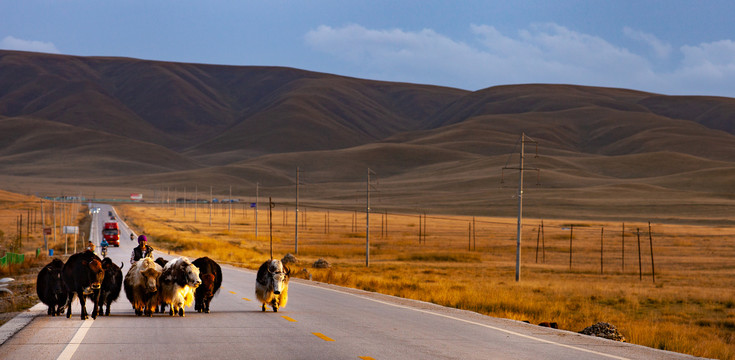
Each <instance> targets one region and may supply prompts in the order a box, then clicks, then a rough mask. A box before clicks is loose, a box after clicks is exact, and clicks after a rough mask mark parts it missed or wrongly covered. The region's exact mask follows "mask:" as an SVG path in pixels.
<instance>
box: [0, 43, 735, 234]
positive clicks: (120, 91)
mask: <svg viewBox="0 0 735 360" xmlns="http://www.w3.org/2000/svg"><path fill="white" fill-rule="evenodd" d="M521 133H525V134H526V135H527V136H529V137H530V138H532V139H533V140H535V142H536V143H537V145H538V157H536V156H535V155H536V146H533V145H534V144H526V150H527V151H528V153H527V157H526V164H527V166H529V167H536V168H539V169H541V170H540V172H539V174H538V177H537V176H536V174H534V173H527V175H526V177H527V179H528V180H527V183H526V192H525V194H526V195H525V197H524V203H525V204H526V208H525V211H526V213H527V215H528V216H535V217H573V218H606V219H640V218H641V217H645V218H646V219H658V220H661V221H664V220H665V221H682V222H703V221H706V222H711V223H718V224H734V223H735V219H733V218H732V216H731V214H730V213H728V211H723V209H727V208H728V207H729V208H732V206H733V205H735V187H733V186H732V184H733V183H735V160H733V156H732V155H733V153H734V152H735V151H733V149H735V99H731V98H718V97H697V96H665V95H661V94H651V93H645V92H640V91H633V90H626V89H613V88H599V87H585V86H575V85H544V84H527V85H508V86H498V87H491V88H487V89H483V90H479V91H474V92H470V91H465V90H460V89H453V88H445V87H437V86H429V85H418V84H407V83H390V82H380V81H372V80H364V79H355V78H349V77H343V76H337V75H331V74H324V73H315V72H309V71H303V70H298V69H290V68H281V67H236V66H218V65H203V64H183V63H168V62H154V61H145V60H138V59H129V58H101V57H79V56H64V55H49V54H38V53H27V52H15V51H0V184H2V185H1V186H0V187H1V188H3V189H5V190H12V191H19V192H24V193H42V194H49V193H55V192H59V191H64V190H66V191H67V192H77V191H82V192H85V193H92V192H94V193H98V194H109V195H110V196H119V197H124V196H125V195H126V194H127V192H143V193H144V194H145V196H146V198H148V199H151V198H153V197H154V196H155V194H156V193H158V194H160V191H161V190H163V189H165V188H166V187H168V188H171V187H183V186H187V187H189V188H190V189H191V188H194V187H195V186H200V187H202V188H204V187H207V188H208V187H209V186H212V187H213V188H214V189H215V192H219V193H224V192H225V189H228V188H229V186H232V187H233V193H234V194H236V195H237V196H238V197H242V198H249V197H252V196H254V187H255V184H256V183H258V184H259V186H260V188H261V194H268V195H272V196H274V197H280V198H281V199H283V201H289V200H290V199H292V198H293V195H294V185H295V172H296V168H297V167H298V168H299V169H300V171H301V173H300V174H301V175H300V176H301V177H300V179H301V180H300V182H301V195H300V196H302V197H303V199H302V201H303V202H305V203H307V204H309V203H310V204H321V205H322V206H334V207H339V208H352V207H359V206H363V205H359V204H363V203H364V200H362V197H363V196H364V194H363V192H364V188H365V176H366V171H367V168H370V169H371V170H372V171H374V172H375V174H376V175H375V177H376V178H377V179H378V182H377V185H376V187H377V189H378V190H379V194H380V195H379V198H380V202H379V203H376V205H375V206H377V207H383V208H390V209H392V210H398V211H400V210H403V211H414V210H416V209H424V210H427V211H433V212H445V213H458V214H472V215H500V216H514V214H515V202H516V200H514V199H513V196H514V194H515V191H516V188H515V187H516V183H515V182H516V181H517V171H513V170H510V169H506V170H503V167H517V166H518V165H517V164H518V151H519V146H518V145H519V138H520V135H521ZM536 179H538V185H536ZM501 180H504V181H501Z"/></svg>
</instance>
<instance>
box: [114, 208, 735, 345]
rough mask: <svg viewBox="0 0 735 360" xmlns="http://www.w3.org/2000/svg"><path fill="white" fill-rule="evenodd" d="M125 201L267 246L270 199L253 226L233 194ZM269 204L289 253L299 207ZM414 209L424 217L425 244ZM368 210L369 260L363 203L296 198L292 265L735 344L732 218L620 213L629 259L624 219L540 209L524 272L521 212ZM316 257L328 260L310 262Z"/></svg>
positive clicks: (189, 239)
mask: <svg viewBox="0 0 735 360" xmlns="http://www.w3.org/2000/svg"><path fill="white" fill-rule="evenodd" d="M119 211H120V213H121V214H122V215H123V217H124V219H126V220H127V221H128V223H129V224H131V226H133V227H135V228H136V229H137V231H139V232H141V233H145V234H146V235H148V236H149V238H150V239H151V241H150V242H151V244H152V245H153V246H154V247H156V248H158V249H166V250H169V251H173V252H177V253H181V254H185V255H188V256H193V257H198V256H203V255H207V256H210V257H212V258H214V259H216V260H217V261H220V262H223V263H234V264H237V265H240V266H243V267H247V268H250V269H256V268H257V266H259V265H260V264H261V263H262V262H263V261H264V260H266V259H267V258H269V252H270V238H271V237H270V233H269V226H268V218H267V217H268V212H267V210H262V208H261V210H260V211H259V218H258V220H259V221H258V223H259V224H258V237H257V238H256V237H255V234H254V232H255V225H254V212H253V210H252V209H249V208H248V209H244V208H243V206H242V205H236V206H235V208H233V210H232V213H229V207H228V206H227V205H215V207H214V208H213V211H212V220H211V221H212V224H211V225H210V223H209V221H210V220H209V219H210V215H209V214H210V210H209V205H201V204H200V205H198V206H197V207H196V210H195V209H194V205H192V204H189V205H187V208H183V207H181V205H179V207H178V208H174V207H162V206H160V205H156V206H153V205H147V206H145V205H124V206H122V207H121V208H120V209H119ZM195 211H196V220H195ZM272 216H273V221H272V223H273V233H272V234H273V235H272V239H273V254H274V257H275V258H280V257H282V256H283V255H285V254H286V253H294V252H295V251H294V250H295V244H294V212H293V208H291V209H284V208H283V207H276V208H274V209H273V212H272ZM284 216H285V219H284ZM386 222H387V225H386ZM420 222H421V223H422V226H421V228H422V229H423V228H424V227H425V232H424V231H423V230H422V233H423V234H424V237H423V238H422V239H423V240H422V243H421V244H419V223H420ZM228 223H229V225H228ZM327 223H328V229H327V225H326V224H327ZM370 223H371V227H370V264H369V267H366V266H365V230H366V229H365V214H364V213H353V212H337V211H330V212H329V213H327V212H326V211H324V210H313V209H302V210H301V211H300V217H299V224H300V225H299V244H298V254H296V256H297V258H298V261H299V262H298V264H297V265H296V266H292V271H293V272H294V273H295V274H296V275H295V276H299V277H308V274H311V275H312V279H313V280H315V281H322V282H329V283H333V284H338V285H343V286H349V287H355V288H360V289H365V290H368V291H377V292H381V293H386V294H391V295H396V296H401V297H406V298H412V299H418V300H423V301H430V302H434V303H437V304H441V305H445V306H450V307H456V308H461V309H467V310H471V311H476V312H479V313H482V314H487V315H491V316H497V317H504V318H510V319H516V320H526V321H529V322H531V323H539V322H543V321H548V322H552V321H553V322H557V323H558V324H559V328H561V329H566V330H571V331H580V330H582V329H583V328H585V327H587V326H589V325H592V324H594V323H596V322H599V321H605V322H609V323H612V324H614V325H615V326H617V327H618V329H619V330H620V331H621V333H622V334H623V335H624V336H625V337H626V339H627V341H629V342H631V343H636V344H641V345H645V346H649V347H654V348H659V349H666V350H671V351H676V352H683V353H688V354H692V355H696V356H704V357H713V358H723V359H732V358H735V294H734V293H733V288H734V286H733V285H735V263H734V262H733V261H732V259H733V258H734V257H735V236H733V233H734V231H735V229H733V228H730V227H698V226H683V225H666V224H652V225H651V228H652V233H651V237H650V238H649V232H648V224H647V223H626V224H625V239H624V241H625V245H624V249H625V269H624V270H623V264H622V260H623V259H622V256H621V254H622V247H623V245H622V243H623V235H622V226H623V225H622V224H621V223H604V222H589V221H585V222H581V221H546V220H545V221H544V231H543V238H541V236H539V233H538V229H539V225H540V223H541V221H540V220H538V219H525V220H524V235H523V251H522V254H523V255H522V264H523V270H522V274H521V281H520V282H518V283H517V282H515V241H516V220H515V219H501V218H476V219H475V230H474V239H472V235H471V227H470V226H471V225H470V224H471V223H472V218H471V217H458V216H443V215H442V216H440V215H427V216H426V218H425V220H423V219H422V220H420V218H419V216H418V215H400V214H388V215H387V221H386V220H385V215H382V214H377V213H372V214H371V216H370ZM353 224H354V225H353ZM423 224H425V226H424V225H423ZM570 225H574V234H573V241H572V248H573V254H572V265H571V268H570V265H569V237H570V230H569V229H568V228H570ZM228 227H229V229H228ZM603 227H604V235H603V242H604V245H603V254H602V258H603V259H602V261H603V268H602V269H601V267H600V256H601V255H600V238H601V232H602V230H601V229H602V228H603ZM638 231H640V241H641V243H640V246H641V253H640V254H641V265H640V269H642V274H641V273H639V260H638V259H639V258H638V256H639V255H638V254H639V253H638ZM424 238H425V239H424ZM650 239H652V240H653V251H654V258H653V261H654V264H655V282H654V281H653V276H652V275H653V274H652V271H651V268H652V266H651V244H650ZM541 240H543V243H544V245H545V246H544V248H543V249H540V250H539V255H538V263H537V260H536V244H537V242H541ZM470 241H472V242H473V243H472V245H471V246H472V250H471V251H470V250H469V249H468V248H469V246H470V245H469V242H470ZM319 258H324V259H326V260H327V261H329V262H330V264H331V265H332V266H331V268H329V269H315V268H313V267H312V264H313V263H314V261H316V260H317V259H319ZM544 260H545V261H544ZM601 270H602V273H601ZM641 278H642V279H641ZM293 300H294V301H298V299H293Z"/></svg>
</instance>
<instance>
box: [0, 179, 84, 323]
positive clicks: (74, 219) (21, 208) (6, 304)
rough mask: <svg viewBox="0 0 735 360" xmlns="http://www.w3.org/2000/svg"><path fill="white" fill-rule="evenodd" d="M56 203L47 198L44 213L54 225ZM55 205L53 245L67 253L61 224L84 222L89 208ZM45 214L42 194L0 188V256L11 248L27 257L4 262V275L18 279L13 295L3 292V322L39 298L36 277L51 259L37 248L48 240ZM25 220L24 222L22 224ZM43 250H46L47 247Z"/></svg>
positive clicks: (1, 268) (0, 268) (1, 274)
mask: <svg viewBox="0 0 735 360" xmlns="http://www.w3.org/2000/svg"><path fill="white" fill-rule="evenodd" d="M53 207H54V205H53V204H52V203H51V202H50V201H44V209H45V211H44V212H43V214H44V215H45V218H46V219H45V220H46V226H47V227H51V228H52V229H53V223H54V222H53V214H54V210H53ZM55 207H56V212H55V213H56V223H57V229H56V235H55V239H56V240H55V241H54V235H53V234H52V235H49V236H48V241H49V247H51V248H55V250H56V254H63V251H64V240H65V239H64V235H62V234H61V227H62V226H64V225H80V223H82V222H83V221H82V220H83V219H84V218H85V211H84V209H83V208H82V207H81V206H79V204H71V203H66V204H65V203H56V206H55ZM41 214H42V212H41V202H40V200H39V199H38V198H34V197H30V196H24V195H19V194H14V193H9V192H5V191H2V190H0V256H4V255H5V254H6V253H7V252H13V253H20V254H24V255H25V261H24V262H23V263H22V264H11V265H8V266H0V278H2V277H11V278H13V279H15V281H13V282H12V283H10V286H9V287H8V288H9V289H10V290H11V291H12V292H13V295H12V296H11V295H9V294H7V293H0V325H1V324H3V323H5V322H7V321H8V320H10V319H12V318H13V317H14V316H15V315H16V314H18V312H20V311H23V310H24V309H27V308H29V307H31V306H33V305H35V304H36V303H37V302H38V297H37V295H36V277H37V275H38V272H39V271H40V269H41V267H42V266H44V265H46V263H48V262H49V257H47V256H43V255H41V256H38V257H37V256H36V251H37V250H38V249H43V244H44V243H43V233H42V228H43V219H42V217H41ZM21 220H22V222H21ZM29 220H30V222H29ZM21 224H22V226H19V225H21ZM19 228H20V231H19ZM71 239H72V238H71V237H70V240H71ZM80 246H81V245H80ZM72 250H73V243H70V244H69V251H70V253H71V252H72ZM41 254H45V249H44V251H43V252H41Z"/></svg>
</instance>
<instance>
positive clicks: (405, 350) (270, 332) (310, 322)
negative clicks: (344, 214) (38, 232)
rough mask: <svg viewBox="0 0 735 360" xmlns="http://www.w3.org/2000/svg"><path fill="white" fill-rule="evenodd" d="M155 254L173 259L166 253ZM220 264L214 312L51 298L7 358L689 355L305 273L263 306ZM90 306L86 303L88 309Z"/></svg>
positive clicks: (118, 254)
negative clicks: (101, 309) (144, 310)
mask: <svg viewBox="0 0 735 360" xmlns="http://www.w3.org/2000/svg"><path fill="white" fill-rule="evenodd" d="M95 206H98V207H100V208H101V211H100V212H99V214H97V215H96V216H95V219H94V221H96V222H97V224H96V225H94V226H96V228H97V229H100V231H98V232H99V233H101V229H102V222H104V221H105V220H107V219H108V218H109V217H108V216H107V214H108V211H114V210H113V209H112V208H111V207H110V206H109V205H95ZM119 221H120V220H119ZM120 225H121V228H122V230H121V236H120V237H121V240H120V245H121V246H120V247H119V248H115V247H110V249H109V254H108V255H109V256H110V257H111V258H112V259H113V260H115V262H116V263H118V264H120V263H121V262H122V263H124V264H125V267H124V268H123V274H126V273H127V271H128V269H129V268H130V254H131V252H132V249H133V247H134V246H136V245H137V241H131V240H130V238H129V234H130V230H129V229H128V227H127V225H125V224H124V222H122V221H120ZM97 241H98V239H97ZM150 245H152V246H153V247H154V248H155V246H156V244H155V243H151V244H150ZM155 256H156V257H158V256H163V257H164V258H168V259H171V258H173V256H171V255H168V254H164V253H163V252H157V253H156V254H155ZM192 260H193V259H192ZM263 260H264V261H265V260H266V259H263ZM222 270H223V278H224V279H223V284H222V288H221V289H220V291H219V294H218V295H216V296H215V298H214V299H213V300H212V304H211V313H209V314H204V313H197V312H195V311H194V309H193V307H191V308H187V309H186V310H187V312H186V316H185V317H183V318H182V317H178V316H176V317H171V316H169V315H168V314H165V315H163V314H154V315H153V317H138V316H135V313H134V312H133V309H132V307H131V305H130V303H129V301H128V300H127V298H126V297H125V294H124V290H123V293H122V294H121V295H120V298H119V299H118V301H117V302H115V303H114V304H113V307H112V310H111V316H109V317H102V316H100V317H97V319H96V320H92V318H91V317H90V319H88V320H84V321H82V320H80V309H79V305H78V301H75V305H74V307H73V310H72V317H71V318H70V319H67V318H66V317H64V316H61V317H50V316H47V315H46V306H45V305H43V304H40V305H37V306H35V307H34V308H32V309H31V311H30V314H22V315H21V316H19V317H18V318H16V319H14V320H11V322H9V323H8V324H6V326H3V328H0V330H2V331H6V332H7V331H8V330H7V327H8V326H9V327H13V326H15V327H16V329H11V331H12V333H13V334H14V335H12V336H10V337H9V338H7V340H5V342H4V343H3V344H2V345H1V346H0V359H3V360H5V359H18V360H28V359H36V360H38V359H86V360H89V359H104V360H114V359H123V360H131V359H534V360H537V359H691V358H692V357H690V356H688V355H681V354H677V353H672V352H667V351H660V350H655V349H650V348H646V347H642V346H637V345H631V344H626V343H620V342H615V341H611V340H604V339H599V338H594V337H589V336H585V335H579V334H577V333H573V332H569V331H562V330H554V329H549V328H544V327H540V326H535V325H530V324H526V323H523V322H518V321H512V320H507V319H498V318H493V317H489V316H484V315H480V314H477V313H473V312H469V311H462V310H457V309H452V308H446V307H441V306H437V305H434V304H429V303H425V302H419V301H412V300H405V299H400V298H396V297H392V296H386V295H381V294H376V293H371V292H366V291H360V290H354V289H347V288H342V287H337V286H332V285H327V284H322V283H316V282H311V281H307V280H301V279H292V280H291V282H290V286H289V301H288V305H287V307H285V308H282V309H280V310H279V311H278V312H273V311H271V310H270V309H269V310H268V311H267V312H261V308H260V303H258V302H257V301H256V300H255V295H254V288H255V272H254V271H251V270H244V269H240V268H236V267H231V266H227V265H223V266H222ZM296 270H298V269H296ZM91 308H92V305H91V303H90V302H88V304H87V309H88V311H90V313H91ZM34 314H37V316H35V317H33V316H32V315H34ZM23 319H25V320H24V321H23ZM26 322H27V325H26V324H25V323H26ZM19 323H20V325H18V324H19ZM2 331H0V333H2ZM6 337H8V336H6ZM1 340H2V338H0V341H1Z"/></svg>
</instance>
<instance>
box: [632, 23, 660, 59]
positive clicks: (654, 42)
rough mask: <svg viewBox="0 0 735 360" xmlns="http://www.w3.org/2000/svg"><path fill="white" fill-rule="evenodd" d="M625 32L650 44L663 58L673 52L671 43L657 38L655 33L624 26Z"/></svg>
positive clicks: (657, 54)
mask: <svg viewBox="0 0 735 360" xmlns="http://www.w3.org/2000/svg"><path fill="white" fill-rule="evenodd" d="M623 34H625V36H627V37H629V38H631V39H633V40H638V41H642V42H644V43H645V44H647V45H648V46H650V47H651V49H652V50H653V53H654V54H656V56H657V57H659V58H661V59H666V58H668V57H669V54H671V45H669V44H668V43H665V42H663V41H661V40H659V38H657V37H656V36H655V35H653V34H648V33H644V32H642V31H638V30H633V29H631V28H629V27H627V26H626V27H624V28H623Z"/></svg>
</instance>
